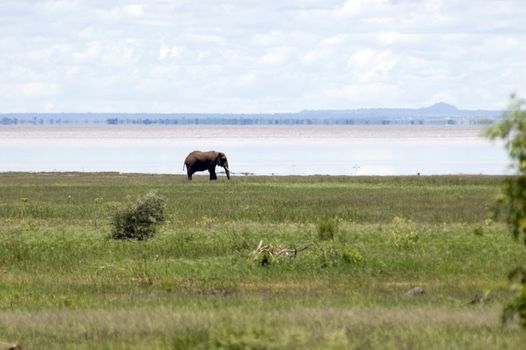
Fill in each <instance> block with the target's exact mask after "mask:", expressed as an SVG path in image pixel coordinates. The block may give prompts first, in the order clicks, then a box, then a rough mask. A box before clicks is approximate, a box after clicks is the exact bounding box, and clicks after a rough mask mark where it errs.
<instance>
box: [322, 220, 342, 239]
mask: <svg viewBox="0 0 526 350" xmlns="http://www.w3.org/2000/svg"><path fill="white" fill-rule="evenodd" d="M337 231H338V219H337V218H323V219H322V220H321V221H320V222H319V223H318V238H319V239H320V241H325V240H333V239H334V237H335V236H336V232H337Z"/></svg>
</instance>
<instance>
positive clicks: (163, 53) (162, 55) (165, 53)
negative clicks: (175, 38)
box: [159, 45, 182, 61]
mask: <svg viewBox="0 0 526 350" xmlns="http://www.w3.org/2000/svg"><path fill="white" fill-rule="evenodd" d="M181 52H182V49H181V48H180V47H178V46H172V47H169V46H166V45H162V46H161V48H160V50H159V59H160V60H161V61H162V60H165V59H166V58H173V57H177V56H179V55H180V54H181Z"/></svg>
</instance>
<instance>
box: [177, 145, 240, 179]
mask: <svg viewBox="0 0 526 350" xmlns="http://www.w3.org/2000/svg"><path fill="white" fill-rule="evenodd" d="M216 165H219V166H220V167H223V168H225V172H226V177H227V178H228V179H229V180H230V169H228V160H227V159H226V156H225V154H224V153H221V152H216V151H208V152H201V151H193V152H191V153H190V154H189V155H188V156H187V157H186V159H185V160H184V165H183V170H184V167H185V166H186V171H187V174H188V180H192V175H193V173H195V172H196V171H205V170H208V172H209V173H210V181H212V180H217V176H216Z"/></svg>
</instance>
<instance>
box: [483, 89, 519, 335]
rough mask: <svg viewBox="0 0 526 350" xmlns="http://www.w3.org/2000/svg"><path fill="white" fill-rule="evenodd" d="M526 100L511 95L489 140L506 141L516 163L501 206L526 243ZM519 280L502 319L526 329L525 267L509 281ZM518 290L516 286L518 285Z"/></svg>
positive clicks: (513, 230) (505, 187)
mask: <svg viewBox="0 0 526 350" xmlns="http://www.w3.org/2000/svg"><path fill="white" fill-rule="evenodd" d="M525 103H526V101H525V100H524V99H521V98H518V97H516V96H512V101H511V103H510V106H509V109H508V111H507V112H506V114H505V115H504V118H503V120H502V122H500V123H499V124H497V125H495V126H493V127H491V128H489V129H488V131H487V136H488V137H489V138H490V139H503V140H505V142H506V148H507V150H508V152H509V154H510V157H511V158H512V159H513V160H514V161H515V162H516V164H515V168H516V171H517V173H518V174H517V176H512V177H509V178H507V179H506V181H505V186H504V198H502V199H501V205H503V206H504V208H505V211H506V219H507V222H508V224H509V226H510V227H511V230H512V233H513V236H514V237H515V239H517V240H519V241H522V242H523V243H524V244H526V110H525ZM514 278H518V279H519V286H518V289H519V294H518V296H517V297H516V298H515V300H514V301H513V302H512V303H510V304H508V305H507V306H506V307H505V308H504V314H503V320H504V321H506V320H509V319H510V318H512V317H513V316H514V315H516V314H518V315H519V318H520V321H519V322H520V324H521V326H522V327H524V328H526V274H525V270H524V269H523V268H517V269H515V270H513V271H512V272H511V274H510V279H514ZM516 288H517V286H516Z"/></svg>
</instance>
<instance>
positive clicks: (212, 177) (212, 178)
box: [208, 169, 217, 181]
mask: <svg viewBox="0 0 526 350" xmlns="http://www.w3.org/2000/svg"><path fill="white" fill-rule="evenodd" d="M208 172H210V181H213V180H217V175H216V170H215V169H209V170H208Z"/></svg>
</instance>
